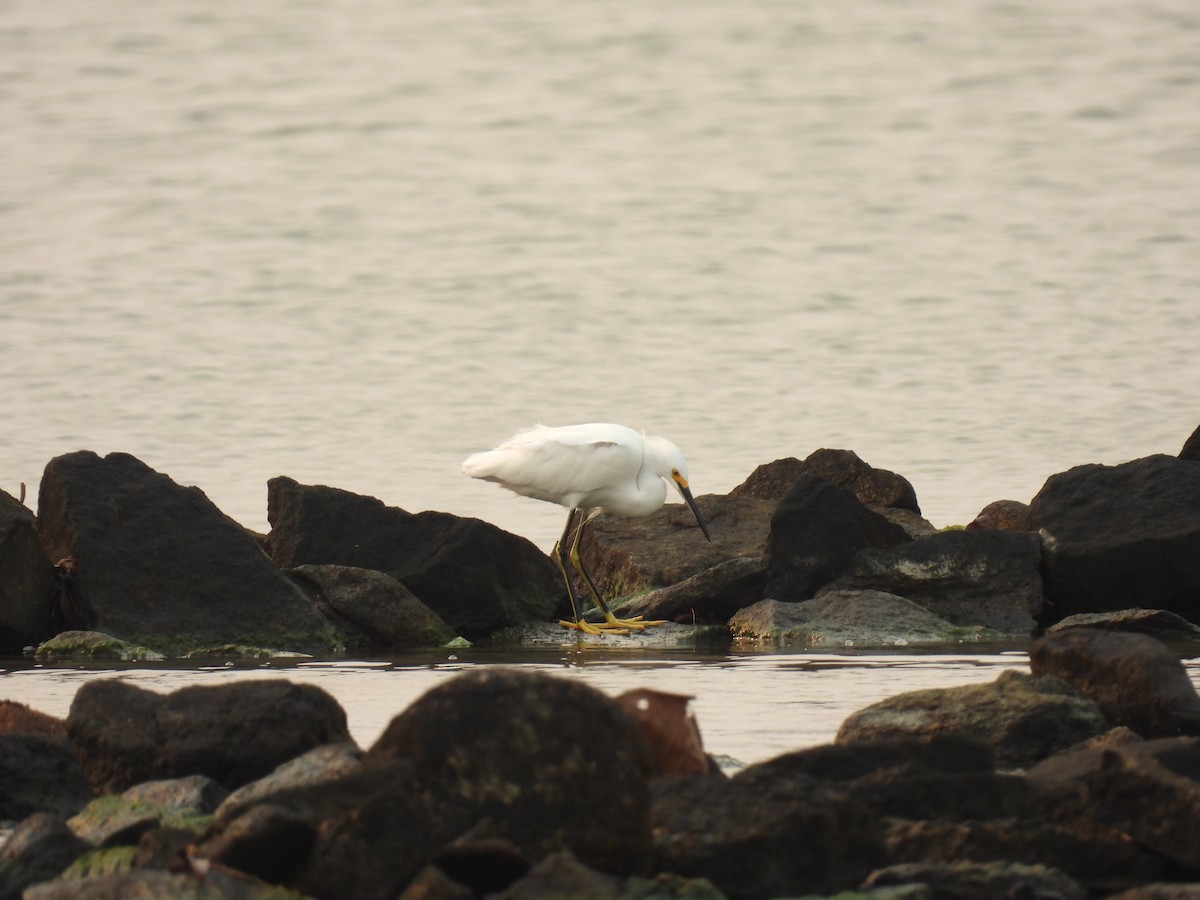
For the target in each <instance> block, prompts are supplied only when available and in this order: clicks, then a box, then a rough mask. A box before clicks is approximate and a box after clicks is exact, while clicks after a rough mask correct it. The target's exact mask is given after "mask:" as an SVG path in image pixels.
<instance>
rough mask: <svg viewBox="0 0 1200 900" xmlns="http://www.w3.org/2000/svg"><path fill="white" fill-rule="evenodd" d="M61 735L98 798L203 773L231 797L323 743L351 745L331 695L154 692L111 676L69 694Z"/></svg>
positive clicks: (236, 689)
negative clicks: (65, 735)
mask: <svg viewBox="0 0 1200 900" xmlns="http://www.w3.org/2000/svg"><path fill="white" fill-rule="evenodd" d="M67 733H68V735H69V736H70V738H71V743H72V744H73V745H74V747H75V752H76V753H77V754H78V757H79V761H80V764H81V765H82V766H83V770H84V772H85V774H86V775H87V779H88V781H89V782H90V783H91V785H92V787H93V789H94V790H95V791H96V792H97V793H115V792H119V791H123V790H125V789H127V788H129V787H131V786H133V785H135V784H138V783H139V782H142V781H150V780H154V779H159V778H175V777H179V776H183V775H196V774H199V775H207V776H209V777H210V778H212V779H214V780H215V781H217V782H219V783H220V784H222V785H224V786H225V787H226V788H229V789H230V790H232V789H234V788H238V787H241V786H242V785H244V784H247V783H249V782H251V781H254V780H255V779H257V778H261V777H262V776H264V775H266V774H267V773H269V772H271V771H272V770H273V769H274V768H275V767H276V766H278V765H280V764H281V763H283V762H286V761H287V760H290V759H293V758H295V757H296V756H299V755H300V754H302V753H304V752H305V751H307V750H310V749H312V748H313V747H317V746H320V745H322V744H330V743H336V742H344V741H348V740H350V735H349V732H348V731H347V729H346V714H345V713H344V712H343V711H342V708H341V707H340V706H339V705H338V704H337V701H335V700H334V699H333V698H332V697H331V696H330V695H329V694H327V693H326V692H325V691H323V690H321V689H320V688H317V687H313V686H311V685H296V684H291V683H290V682H287V681H282V680H262V681H241V682H235V683H231V684H223V685H212V686H209V685H196V686H193V687H186V688H182V689H180V690H178V691H175V692H173V693H171V694H166V695H163V694H157V693H154V692H152V691H147V690H143V689H141V688H138V687H134V686H132V685H129V684H126V683H124V682H121V681H117V680H113V679H104V680H98V681H89V682H87V683H86V684H84V685H83V686H82V687H81V688H80V689H79V690H78V691H77V692H76V694H75V699H74V700H73V701H72V702H71V710H70V714H69V715H68V716H67Z"/></svg>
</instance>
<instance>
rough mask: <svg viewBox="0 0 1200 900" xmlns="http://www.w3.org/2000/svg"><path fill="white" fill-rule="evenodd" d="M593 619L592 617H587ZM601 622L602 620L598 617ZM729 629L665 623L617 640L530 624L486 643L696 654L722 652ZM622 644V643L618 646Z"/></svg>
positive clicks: (498, 634) (548, 624)
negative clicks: (631, 649)
mask: <svg viewBox="0 0 1200 900" xmlns="http://www.w3.org/2000/svg"><path fill="white" fill-rule="evenodd" d="M585 618H587V619H588V620H592V619H593V616H592V615H591V614H588V615H586V616H585ZM595 618H596V620H599V617H595ZM729 641H730V638H729V629H728V628H726V627H725V626H724V625H679V624H677V623H675V622H666V623H664V624H662V625H656V626H654V627H653V628H647V629H645V630H644V631H635V632H633V633H631V634H629V635H624V636H621V637H616V638H614V637H613V636H612V635H603V634H583V633H581V632H578V631H573V630H568V629H566V628H563V627H562V626H561V625H559V624H558V623H557V622H531V623H529V624H527V625H522V626H521V627H520V628H506V629H505V630H503V631H498V632H496V633H495V634H493V635H492V636H491V637H489V638H488V640H487V645H488V646H493V647H508V646H513V647H524V648H528V649H541V650H544V649H547V648H559V649H568V648H569V649H572V650H578V649H579V648H581V647H599V648H605V647H607V648H612V647H615V646H621V647H623V648H630V647H634V646H636V647H637V648H638V649H639V650H650V651H656V650H689V651H692V652H696V653H719V652H721V651H723V650H725V649H727V648H728V647H729ZM618 642H619V643H618Z"/></svg>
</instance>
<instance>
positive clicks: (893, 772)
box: [746, 734, 995, 784]
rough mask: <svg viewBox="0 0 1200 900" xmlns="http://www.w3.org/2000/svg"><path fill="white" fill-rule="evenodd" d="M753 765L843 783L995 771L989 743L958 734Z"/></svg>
mask: <svg viewBox="0 0 1200 900" xmlns="http://www.w3.org/2000/svg"><path fill="white" fill-rule="evenodd" d="M750 769H753V770H756V771H761V772H762V773H764V775H763V777H767V776H768V775H772V774H773V775H777V776H790V775H793V774H796V773H801V774H804V775H808V776H810V777H812V778H818V779H820V780H822V781H832V782H836V783H838V784H847V783H855V782H859V781H864V780H865V781H871V782H875V781H880V780H892V779H896V778H909V777H916V776H921V775H978V774H988V773H991V772H993V771H995V761H994V758H993V755H992V750H991V748H990V747H988V746H987V745H986V744H984V743H982V742H980V741H976V740H971V739H970V738H965V737H961V736H958V735H953V734H932V735H929V736H927V737H921V738H903V739H897V740H886V739H881V740H878V741H870V742H857V743H852V744H822V745H820V746H817V747H808V748H805V749H803V750H794V751H792V752H791V753H784V754H782V755H780V756H776V757H774V758H772V759H769V760H766V761H765V762H761V763H756V764H755V765H754V766H751V767H749V769H747V770H746V771H749V770H750Z"/></svg>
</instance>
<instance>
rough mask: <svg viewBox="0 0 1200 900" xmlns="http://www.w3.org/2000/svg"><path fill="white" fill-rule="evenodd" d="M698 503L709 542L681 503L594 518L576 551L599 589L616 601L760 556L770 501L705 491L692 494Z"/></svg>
mask: <svg viewBox="0 0 1200 900" xmlns="http://www.w3.org/2000/svg"><path fill="white" fill-rule="evenodd" d="M696 504H697V506H698V507H699V508H700V511H701V513H702V514H703V516H704V520H705V521H706V522H707V523H708V530H709V533H710V534H711V535H712V542H711V543H710V542H708V541H706V540H705V539H704V535H703V534H701V533H700V528H699V527H698V526H697V525H696V518H695V516H693V515H692V512H691V510H689V509H688V508H687V506H686V505H684V504H682V503H667V504H666V505H664V506H663V507H662V508H661V509H659V510H657V511H656V512H654V513H651V514H650V515H648V516H639V517H637V518H632V519H627V518H623V517H621V516H609V515H600V516H597V517H596V518H595V519H593V520H592V521H591V522H590V523H589V525H588V527H587V530H586V531H585V532H584V535H583V541H582V542H581V543H580V547H579V553H580V556H581V557H582V558H583V561H584V564H585V565H586V566H587V568H588V571H589V572H591V574H592V578H593V579H594V580H595V582H596V587H597V588H599V590H600V592H601V594H603V595H604V596H605V597H606V598H611V599H613V600H614V601H615V600H619V599H621V598H624V597H628V596H630V595H635V594H639V593H644V592H646V591H649V590H657V589H659V588H665V587H671V586H673V585H677V584H680V583H681V582H683V581H685V580H687V579H690V578H692V576H694V575H697V574H698V573H702V572H705V571H706V570H708V569H711V568H713V567H715V566H720V565H722V564H727V563H730V562H731V561H732V560H735V559H757V558H759V557H761V556H762V553H763V547H764V546H765V545H766V540H767V533H768V531H769V530H770V527H771V524H770V523H771V513H772V511H773V510H774V508H775V503H774V502H772V501H766V500H755V499H751V498H746V497H741V498H736V497H726V496H721V495H718V494H705V495H703V496H701V497H697V498H696ZM714 587H716V588H717V590H718V591H721V590H722V588H720V587H719V586H718V585H716V584H714ZM682 590H684V591H686V592H691V591H692V590H693V588H692V587H688V588H682ZM735 590H736V588H735ZM756 599H757V598H756ZM716 602H717V603H720V602H722V601H716ZM667 618H674V617H673V616H668V617H667Z"/></svg>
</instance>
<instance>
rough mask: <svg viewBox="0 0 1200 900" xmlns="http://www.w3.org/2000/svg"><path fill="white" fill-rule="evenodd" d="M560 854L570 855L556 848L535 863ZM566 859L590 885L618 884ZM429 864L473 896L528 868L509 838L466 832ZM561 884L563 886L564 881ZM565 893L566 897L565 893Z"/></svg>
mask: <svg viewBox="0 0 1200 900" xmlns="http://www.w3.org/2000/svg"><path fill="white" fill-rule="evenodd" d="M560 854H565V855H567V856H570V851H566V850H560V851H558V852H556V853H551V854H550V855H549V856H547V857H546V858H545V859H543V860H542V861H541V862H540V863H538V866H542V865H544V864H545V863H546V862H547V861H549V860H553V859H555V858H556V857H558V856H559V855H560ZM570 859H571V862H572V863H573V864H574V867H575V869H576V870H577V872H578V874H579V875H580V876H581V877H586V875H585V874H584V873H587V874H591V875H594V876H595V881H593V882H592V884H593V885H595V886H600V885H607V884H616V883H618V880H617V879H615V878H612V877H611V876H608V875H601V874H600V873H599V872H593V871H592V870H591V869H588V868H586V867H584V866H582V865H580V863H579V862H578V861H577V860H576V859H575V858H574V857H573V856H571V857H570ZM433 864H434V865H435V866H436V867H437V868H438V869H440V870H441V871H443V872H445V873H446V874H447V875H448V876H449V877H450V878H452V879H453V880H454V881H455V882H457V883H458V884H462V885H466V886H467V887H468V888H470V889H471V895H472V896H474V897H493V896H495V895H496V893H497V892H498V891H503V890H505V889H507V888H509V887H510V886H511V885H512V884H513V882H515V881H517V880H518V879H520V878H523V877H524V876H525V875H527V874H528V873H529V871H530V869H531V866H530V865H529V860H527V859H526V858H525V857H524V855H523V854H522V853H521V850H520V848H519V847H517V845H516V844H514V843H512V842H511V841H506V840H504V839H502V838H475V837H472V836H470V835H468V836H467V837H465V838H463V839H462V840H459V841H455V842H454V843H453V844H451V845H450V846H449V847H445V848H443V849H441V850H439V851H438V852H437V853H435V854H434V857H433ZM532 868H537V867H532ZM548 868H549V869H550V870H551V872H554V873H555V874H558V873H559V870H558V869H557V868H556V867H555V866H553V865H551V866H549V867H548ZM563 868H566V867H563ZM577 872H576V871H574V870H572V871H570V873H569V874H568V877H570V876H572V875H576V874H577ZM552 877H553V876H552ZM548 880H549V879H548ZM547 887H549V885H547ZM563 887H564V888H565V884H564V885H563ZM566 895H567V896H570V894H569V893H567V894H566ZM542 896H545V895H542ZM551 896H554V894H551ZM585 896H586V895H585Z"/></svg>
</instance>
